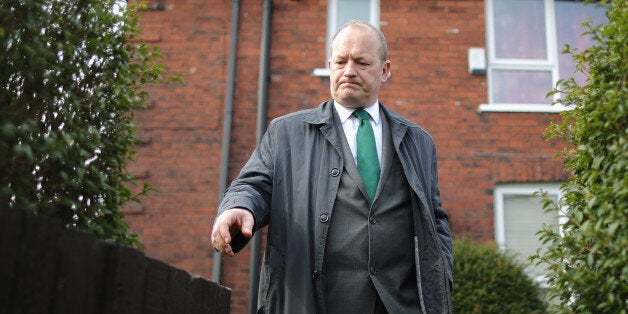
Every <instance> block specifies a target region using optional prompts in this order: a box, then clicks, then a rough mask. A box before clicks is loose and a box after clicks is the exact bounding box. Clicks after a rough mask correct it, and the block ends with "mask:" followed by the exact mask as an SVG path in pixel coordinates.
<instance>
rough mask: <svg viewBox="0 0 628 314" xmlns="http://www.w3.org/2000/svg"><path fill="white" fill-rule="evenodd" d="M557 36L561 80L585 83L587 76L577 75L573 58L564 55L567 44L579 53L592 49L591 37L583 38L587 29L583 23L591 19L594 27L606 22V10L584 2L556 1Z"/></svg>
mask: <svg viewBox="0 0 628 314" xmlns="http://www.w3.org/2000/svg"><path fill="white" fill-rule="evenodd" d="M555 8H556V9H555V10H556V36H557V45H556V47H557V48H558V66H559V68H558V71H559V73H560V78H561V79H566V78H569V77H574V78H575V79H576V81H577V82H578V83H579V84H582V83H584V79H585V75H584V74H583V73H575V71H576V65H575V63H574V62H573V60H572V56H571V55H568V54H563V53H562V51H563V49H564V48H565V45H566V44H569V45H570V46H571V47H572V48H577V49H578V51H583V50H585V49H586V48H588V47H590V46H591V45H592V44H593V42H592V40H591V38H590V37H589V36H582V33H584V32H585V31H586V29H585V28H584V27H583V26H582V23H583V22H585V21H587V20H588V19H589V18H591V20H592V23H591V25H592V26H595V25H598V24H600V23H602V22H604V21H605V20H606V17H605V15H604V12H605V8H604V7H599V6H596V5H595V4H589V5H584V3H582V2H574V1H556V4H555Z"/></svg>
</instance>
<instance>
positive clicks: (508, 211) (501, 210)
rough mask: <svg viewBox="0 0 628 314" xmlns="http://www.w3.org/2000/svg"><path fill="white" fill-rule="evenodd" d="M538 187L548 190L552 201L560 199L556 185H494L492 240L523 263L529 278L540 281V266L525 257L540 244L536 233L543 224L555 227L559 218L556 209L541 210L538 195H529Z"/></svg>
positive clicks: (541, 270) (541, 280)
mask: <svg viewBox="0 0 628 314" xmlns="http://www.w3.org/2000/svg"><path fill="white" fill-rule="evenodd" d="M540 190H543V191H546V192H548V193H549V196H550V197H551V198H553V199H554V201H558V199H559V198H560V188H559V184H513V185H502V186H497V187H496V188H495V191H494V197H495V242H496V243H497V245H498V246H499V248H500V249H502V250H505V251H507V252H508V253H512V254H514V255H515V257H516V260H517V261H518V262H520V263H522V264H523V265H527V266H526V268H525V270H526V272H527V273H528V274H529V275H530V277H531V278H533V279H535V280H536V281H538V282H541V283H544V280H543V277H544V273H545V272H544V269H543V268H542V266H537V265H535V263H533V262H530V261H529V260H528V257H529V256H531V255H533V254H536V253H537V249H538V248H543V247H544V245H543V243H542V242H541V241H540V240H539V236H538V235H537V234H536V233H537V232H538V231H539V230H541V228H542V227H543V225H547V226H553V227H555V228H557V224H558V223H559V222H560V221H559V220H560V219H561V218H560V214H559V213H558V212H554V213H548V212H545V210H544V209H543V206H542V203H541V200H540V198H539V197H533V196H532V194H533V193H534V192H538V191H540Z"/></svg>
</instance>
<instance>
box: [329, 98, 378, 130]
mask: <svg viewBox="0 0 628 314" xmlns="http://www.w3.org/2000/svg"><path fill="white" fill-rule="evenodd" d="M334 107H335V108H336V112H338V116H339V117H340V123H345V121H347V119H349V118H350V117H351V114H353V111H355V109H351V108H346V107H344V106H343V105H341V104H340V103H338V102H337V101H335V100H334ZM364 110H366V112H368V113H369V115H370V116H371V119H373V122H375V125H379V123H380V121H381V119H380V116H379V100H376V101H375V103H374V104H372V105H370V106H368V107H364Z"/></svg>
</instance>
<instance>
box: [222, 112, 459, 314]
mask: <svg viewBox="0 0 628 314" xmlns="http://www.w3.org/2000/svg"><path fill="white" fill-rule="evenodd" d="M380 107H381V108H382V112H383V113H384V114H385V115H386V117H387V119H388V121H389V124H390V128H391V134H392V139H393V145H394V148H395V151H396V154H397V156H399V160H400V162H401V165H402V167H403V171H404V173H405V176H406V178H407V180H408V184H409V186H410V188H411V191H412V193H411V194H412V210H413V218H414V255H415V264H416V275H417V283H418V284H417V292H418V295H419V300H417V301H418V302H420V304H421V308H422V309H424V311H425V312H427V313H450V312H451V289H452V282H453V274H452V266H453V257H452V239H451V233H450V229H449V225H448V216H447V213H446V212H445V210H443V208H442V207H441V201H440V195H439V187H438V174H437V162H436V149H435V146H434V142H433V140H432V138H431V136H430V135H429V134H428V133H427V132H426V131H425V130H423V129H422V128H420V127H419V126H418V125H416V124H415V123H412V122H411V121H408V120H407V119H404V118H402V117H401V116H400V115H398V114H397V113H395V112H393V111H391V110H389V109H387V108H385V107H384V106H383V105H381V104H380ZM334 114H335V112H334V109H333V103H332V100H330V101H326V102H323V103H321V104H320V105H319V106H318V107H317V108H315V109H308V110H303V111H299V112H295V113H292V114H288V115H286V116H282V117H279V118H276V119H274V120H273V121H272V122H271V123H270V125H269V127H268V129H267V131H266V133H265V134H264V136H263V138H262V140H261V142H260V144H259V145H258V147H257V148H256V149H255V151H254V152H253V154H252V155H251V157H250V159H249V160H248V162H247V163H246V165H245V166H244V167H243V168H242V170H241V172H240V174H239V175H238V177H237V178H236V179H234V181H233V182H232V184H231V186H230V187H229V189H228V190H227V191H226V192H225V195H224V198H223V200H222V203H221V204H220V208H219V214H220V213H222V212H224V211H226V210H228V209H230V208H233V207H244V208H247V209H248V210H249V211H251V213H252V214H253V216H254V219H255V228H254V230H255V231H257V230H259V229H260V228H262V227H264V226H266V225H269V228H268V236H267V243H266V250H265V254H264V263H263V265H262V274H261V278H260V296H259V302H260V308H261V310H263V312H265V313H324V304H325V299H324V298H325V294H324V293H325V292H324V287H325V283H324V280H325V273H324V269H323V260H324V258H325V244H326V240H327V231H328V227H329V223H330V222H331V220H333V219H334V218H333V208H334V200H335V198H336V193H337V191H338V185H339V182H340V175H341V174H342V173H343V154H342V147H341V145H342V144H341V142H340V141H341V139H343V137H341V136H340V135H339V134H338V133H337V132H336V128H335V127H334V126H333V125H332V124H333V121H334V119H333V115H334ZM390 240H391V241H394V239H390ZM247 241H248V239H245V238H244V237H242V236H241V235H240V236H236V237H234V240H233V243H232V246H233V248H234V250H235V251H236V252H237V251H239V250H241V249H242V248H243V247H244V246H245V245H246V243H247ZM260 312H262V311H260Z"/></svg>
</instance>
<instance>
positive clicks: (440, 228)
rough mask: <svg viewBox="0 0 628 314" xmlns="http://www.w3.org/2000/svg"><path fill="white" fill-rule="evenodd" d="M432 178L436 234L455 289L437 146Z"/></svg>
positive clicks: (450, 240) (452, 259)
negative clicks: (441, 191)
mask: <svg viewBox="0 0 628 314" xmlns="http://www.w3.org/2000/svg"><path fill="white" fill-rule="evenodd" d="M431 173H432V178H431V189H432V191H431V193H430V194H431V195H432V200H431V201H432V206H433V208H434V218H435V223H436V232H437V234H438V239H439V240H440V243H441V248H442V251H443V255H444V256H445V258H446V259H447V268H446V269H447V278H448V279H449V288H450V289H452V288H453V264H454V258H453V252H452V250H453V240H452V237H451V230H450V228H449V216H448V214H447V212H446V211H445V210H444V209H443V207H442V206H441V201H440V188H439V186H438V162H437V160H436V146H435V145H432V169H431Z"/></svg>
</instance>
